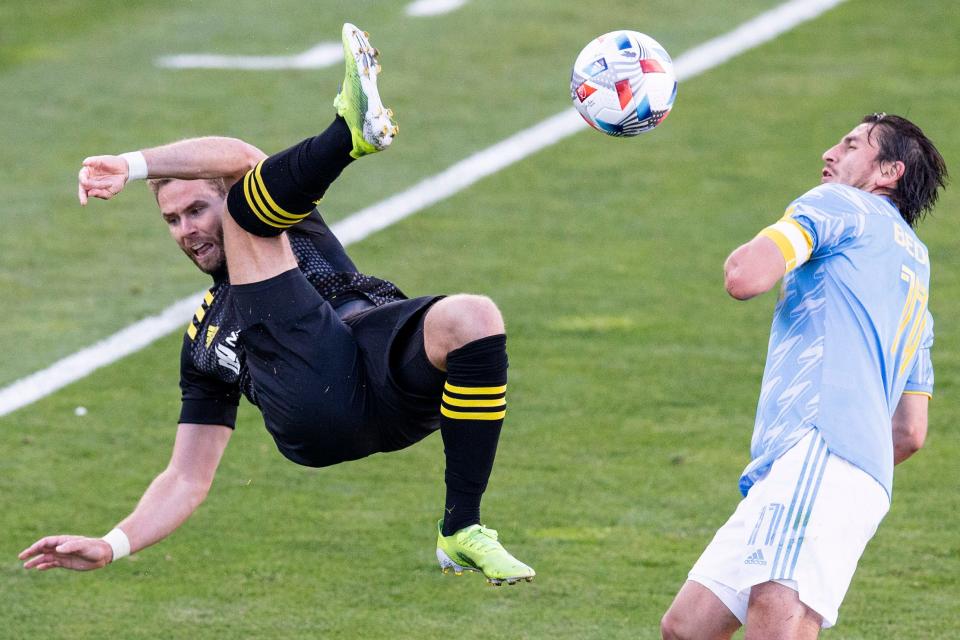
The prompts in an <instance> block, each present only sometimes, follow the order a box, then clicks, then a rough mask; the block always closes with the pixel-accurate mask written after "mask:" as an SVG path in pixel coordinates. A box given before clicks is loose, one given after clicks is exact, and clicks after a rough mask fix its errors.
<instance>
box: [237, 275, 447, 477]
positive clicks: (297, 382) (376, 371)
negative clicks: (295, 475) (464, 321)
mask: <svg viewBox="0 0 960 640" xmlns="http://www.w3.org/2000/svg"><path fill="white" fill-rule="evenodd" d="M233 294H234V299H235V304H236V308H237V311H238V312H239V314H240V317H241V318H242V320H241V322H242V326H241V331H240V341H241V342H242V343H243V347H244V350H245V352H246V357H247V367H248V369H249V371H250V376H251V379H252V381H253V386H254V390H255V392H256V400H257V404H258V405H259V407H260V411H261V412H262V413H263V419H264V422H265V424H266V427H267V429H268V430H269V431H270V433H271V435H273V438H274V440H275V441H276V443H277V448H278V449H279V450H280V451H281V452H282V453H283V455H285V456H286V457H287V458H289V459H290V460H292V461H294V462H296V463H298V464H302V465H307V466H311V467H324V466H328V465H331V464H337V463H338V462H344V461H346V460H355V459H357V458H363V457H365V456H368V455H370V454H371V453H376V452H379V451H393V450H396V449H402V448H403V447H406V446H409V445H411V444H413V443H414V442H417V441H419V440H421V439H422V438H424V437H425V436H427V435H429V434H430V433H433V432H434V431H436V430H437V429H438V428H439V426H440V396H441V394H442V390H443V383H444V380H445V377H446V376H445V374H444V373H443V372H442V371H439V370H438V369H436V368H435V367H433V365H431V364H430V362H429V361H428V360H427V356H426V353H425V351H424V347H423V319H424V316H425V315H426V311H427V310H428V309H429V308H430V306H431V305H432V304H433V303H434V302H436V301H437V300H439V299H440V297H436V296H431V297H423V298H415V299H412V300H400V301H397V302H391V303H388V304H386V305H383V306H380V307H373V308H370V309H367V310H365V311H361V312H359V313H356V314H354V315H351V316H348V317H347V318H346V319H341V318H340V316H339V315H337V312H336V311H335V310H334V308H333V307H331V306H330V305H329V304H328V303H327V302H326V301H324V299H323V298H322V297H321V296H320V294H318V293H317V292H316V290H315V289H314V288H313V286H312V285H310V283H309V282H308V281H307V279H306V277H304V275H303V274H302V273H301V272H300V270H299V269H294V270H291V271H287V272H285V273H282V274H280V275H279V276H276V277H275V278H271V279H269V280H266V281H264V282H260V283H256V284H253V285H245V286H242V287H234V290H233Z"/></svg>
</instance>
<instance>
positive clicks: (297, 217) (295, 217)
mask: <svg viewBox="0 0 960 640" xmlns="http://www.w3.org/2000/svg"><path fill="white" fill-rule="evenodd" d="M262 166H263V160H261V161H260V162H258V163H257V166H256V167H255V168H254V169H253V179H254V180H256V181H257V184H256V186H257V187H259V190H260V193H262V194H263V197H264V199H266V201H267V204H268V205H270V209H271V211H272V212H273V213H274V214H275V215H276V216H278V217H279V218H280V219H281V222H288V223H289V224H291V225H292V224H296V223H297V222H300V221H301V220H303V219H304V218H306V217H307V216H308V215H310V211H307V212H306V213H290V212H289V211H285V210H284V209H283V208H281V207H280V205H278V204H277V203H276V202H274V201H273V198H271V197H270V192H269V191H267V186H266V185H265V184H264V183H263V176H262V175H260V167H262Z"/></svg>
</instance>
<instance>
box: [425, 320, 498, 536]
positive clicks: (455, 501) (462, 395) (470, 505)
mask: <svg viewBox="0 0 960 640" xmlns="http://www.w3.org/2000/svg"><path fill="white" fill-rule="evenodd" d="M506 394H507V336H505V335H503V334H500V335H495V336H489V337H486V338H481V339H480V340H474V341H473V342H470V343H468V344H466V345H464V346H462V347H460V348H459V349H456V350H454V351H451V352H450V353H449V354H447V382H446V384H445V385H444V388H443V400H442V403H441V405H440V414H441V419H440V434H441V436H442V437H443V450H444V453H445V454H446V459H447V470H446V474H445V480H446V484H447V500H446V511H445V512H444V517H443V535H445V536H448V535H450V534H452V533H454V532H456V531H459V530H460V529H462V528H464V527H468V526H470V525H471V524H477V523H479V522H480V498H481V497H482V496H483V492H484V490H485V489H486V488H487V480H488V479H489V478H490V472H491V470H492V469H493V459H494V457H495V456H496V454H497V441H498V440H499V439H500V428H501V427H502V426H503V417H504V415H505V414H506V411H507V400H506Z"/></svg>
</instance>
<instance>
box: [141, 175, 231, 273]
mask: <svg viewBox="0 0 960 640" xmlns="http://www.w3.org/2000/svg"><path fill="white" fill-rule="evenodd" d="M225 200H226V196H224V195H223V194H221V193H220V192H219V191H218V190H217V189H216V187H214V186H213V185H211V184H210V183H209V182H206V181H204V180H174V181H172V182H169V183H167V184H165V185H163V187H161V188H160V192H159V193H158V194H157V202H158V204H159V205H160V211H161V213H162V215H163V219H164V221H165V222H166V223H167V228H168V229H169V230H170V235H171V236H172V237H173V239H174V240H175V241H176V243H177V246H179V247H180V249H181V251H183V252H184V253H185V254H186V255H187V257H188V258H190V260H192V261H193V263H194V264H195V265H197V267H198V268H199V269H200V270H201V271H203V272H204V273H214V272H216V271H219V270H220V269H221V268H222V267H223V265H224V263H225V260H226V255H225V254H224V251H223V224H222V220H221V215H222V213H223V211H224V209H225V206H226V204H225Z"/></svg>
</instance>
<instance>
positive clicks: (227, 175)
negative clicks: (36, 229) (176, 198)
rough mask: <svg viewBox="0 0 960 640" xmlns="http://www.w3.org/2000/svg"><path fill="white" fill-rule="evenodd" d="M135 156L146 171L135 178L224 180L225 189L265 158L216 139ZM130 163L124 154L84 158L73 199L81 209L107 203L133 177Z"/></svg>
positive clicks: (229, 140)
mask: <svg viewBox="0 0 960 640" xmlns="http://www.w3.org/2000/svg"><path fill="white" fill-rule="evenodd" d="M139 154H141V158H140V160H142V161H143V162H144V163H145V164H146V170H145V175H143V176H136V177H151V178H178V179H183V180H195V179H202V178H224V179H225V180H226V182H227V186H230V185H232V184H233V183H234V182H236V181H237V180H239V179H240V178H242V177H243V175H244V174H245V173H246V172H247V171H249V170H250V169H252V168H253V167H254V166H255V165H256V164H257V163H258V162H260V160H262V159H263V158H265V157H266V154H265V153H263V152H262V151H261V150H260V149H258V148H256V147H254V146H253V145H251V144H248V143H246V142H244V141H243V140H239V139H237V138H224V137H216V136H207V137H203V138H190V139H187V140H180V141H178V142H172V143H170V144H167V145H163V146H161V147H154V148H151V149H145V150H143V151H141V152H139ZM132 155H133V156H136V155H137V154H136V153H134V154H132ZM132 160H133V158H131V156H130V155H127V154H123V155H103V156H91V157H89V158H85V159H84V161H83V166H82V167H81V169H80V173H79V176H78V178H79V187H78V194H77V195H78V197H79V199H80V204H82V205H85V204H86V203H87V200H88V199H89V198H100V199H101V200H109V199H110V198H112V197H114V196H115V195H117V194H118V193H120V192H121V191H122V190H123V188H124V186H125V185H126V183H127V182H129V180H130V178H131V175H134V174H133V173H132V172H131V169H133V167H131V164H130V163H131V161H132ZM140 160H137V161H140ZM141 169H142V167H141Z"/></svg>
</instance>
